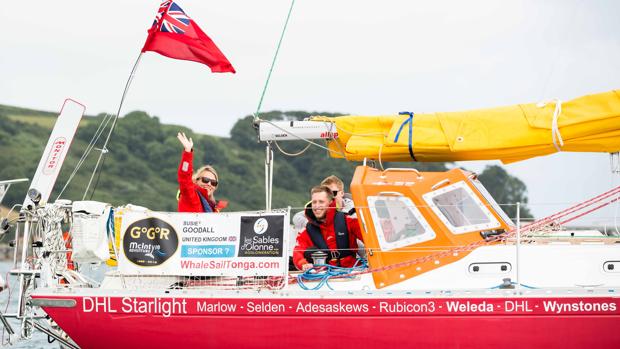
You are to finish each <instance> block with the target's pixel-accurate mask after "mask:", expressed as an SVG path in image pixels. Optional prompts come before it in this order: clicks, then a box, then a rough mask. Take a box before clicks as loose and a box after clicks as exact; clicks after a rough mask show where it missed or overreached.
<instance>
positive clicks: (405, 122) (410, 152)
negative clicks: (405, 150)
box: [394, 111, 418, 161]
mask: <svg viewBox="0 0 620 349" xmlns="http://www.w3.org/2000/svg"><path fill="white" fill-rule="evenodd" d="M398 115H409V117H408V118H407V119H406V120H405V121H403V123H402V124H400V128H399V129H398V132H397V133H396V137H394V142H398V137H400V133H401V132H402V130H403V127H405V125H406V124H407V123H408V124H409V155H411V158H412V159H413V161H418V160H416V158H415V155H413V147H412V146H411V140H412V137H411V136H412V131H413V115H414V113H412V112H410V111H401V112H400V113H398Z"/></svg>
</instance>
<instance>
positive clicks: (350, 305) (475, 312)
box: [78, 297, 620, 317]
mask: <svg viewBox="0 0 620 349" xmlns="http://www.w3.org/2000/svg"><path fill="white" fill-rule="evenodd" d="M79 303H81V304H79ZM78 309H80V310H81V311H83V312H85V313H90V312H99V313H124V314H148V315H163V316H164V317H170V316H173V315H231V314H234V315H244V314H248V315H249V314H253V315H296V316H300V315H303V316H311V317H316V316H352V315H355V316H375V317H376V316H450V315H472V316H493V317H496V316H512V315H516V316H523V315H536V316H545V315H547V316H583V315H613V316H620V300H619V299H618V298H612V297H600V298H599V297H590V298H577V297H574V298H482V299H481V298H454V299H446V298H422V299H380V298H373V299H322V298H318V299H275V298H274V299H269V298H253V299H247V298H245V299H243V298H241V299H230V298H221V299H212V298H209V299H205V298H202V299H201V298H185V297H176V298H160V297H155V298H144V297H83V298H81V302H80V299H79V298H78Z"/></svg>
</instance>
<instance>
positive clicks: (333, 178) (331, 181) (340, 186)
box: [321, 175, 344, 190]
mask: <svg viewBox="0 0 620 349" xmlns="http://www.w3.org/2000/svg"><path fill="white" fill-rule="evenodd" d="M330 184H335V185H337V186H338V189H339V190H344V183H343V182H342V180H341V179H340V178H338V177H336V176H334V175H331V176H329V177H327V178H325V179H324V180H323V181H322V182H321V185H325V186H329V185H330Z"/></svg>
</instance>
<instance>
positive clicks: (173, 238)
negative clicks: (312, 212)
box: [116, 211, 289, 276]
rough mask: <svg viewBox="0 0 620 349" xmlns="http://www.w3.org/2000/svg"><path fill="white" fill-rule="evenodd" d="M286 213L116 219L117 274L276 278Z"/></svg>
mask: <svg viewBox="0 0 620 349" xmlns="http://www.w3.org/2000/svg"><path fill="white" fill-rule="evenodd" d="M288 222H289V213H288V211H286V212H281V213H274V212H269V213H266V212H231V213H166V212H138V211H127V212H124V213H123V215H122V224H121V231H120V232H116V233H117V234H118V233H120V234H121V246H120V256H119V257H120V258H119V260H118V266H119V271H120V272H121V273H123V274H149V275H198V276H257V275H258V276H282V275H285V274H286V273H287V271H288V234H289V224H288Z"/></svg>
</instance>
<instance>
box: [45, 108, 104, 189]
mask: <svg viewBox="0 0 620 349" xmlns="http://www.w3.org/2000/svg"><path fill="white" fill-rule="evenodd" d="M111 117H112V115H111V114H105V116H104V117H103V119H102V120H101V123H100V124H99V126H98V127H97V130H96V131H95V134H94V135H93V137H92V138H91V139H90V141H89V143H88V146H87V147H86V150H85V151H84V153H83V154H82V156H81V157H80V159H79V160H78V162H77V164H76V165H75V168H74V169H73V172H71V175H70V176H69V179H67V183H65V185H64V187H63V188H62V190H61V191H60V193H59V194H58V196H56V200H58V199H60V197H61V196H62V194H63V193H64V192H65V189H67V187H68V186H69V184H70V183H71V181H72V180H73V177H75V175H76V174H77V172H78V171H79V169H80V168H81V167H82V165H83V164H84V162H85V161H86V158H87V157H88V156H89V155H90V152H91V151H92V150H93V149H95V144H97V141H99V138H100V137H101V135H102V134H103V131H104V130H105V128H106V127H107V125H108V122H109V121H110V120H111Z"/></svg>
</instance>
